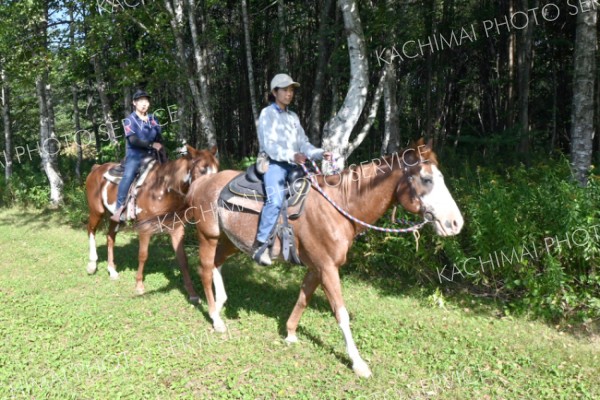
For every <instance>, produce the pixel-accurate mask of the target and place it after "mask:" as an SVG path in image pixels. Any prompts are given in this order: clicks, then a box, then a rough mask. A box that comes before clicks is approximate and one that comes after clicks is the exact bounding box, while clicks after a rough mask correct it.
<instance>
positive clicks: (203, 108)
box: [165, 0, 217, 146]
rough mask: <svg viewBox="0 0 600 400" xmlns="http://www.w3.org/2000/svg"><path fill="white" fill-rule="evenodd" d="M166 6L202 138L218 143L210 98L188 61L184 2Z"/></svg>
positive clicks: (209, 142)
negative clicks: (184, 32)
mask: <svg viewBox="0 0 600 400" xmlns="http://www.w3.org/2000/svg"><path fill="white" fill-rule="evenodd" d="M165 7H166V9H167V11H168V12H169V14H170V15H171V18H170V20H169V23H170V25H171V29H172V30H173V34H174V36H175V43H176V46H177V58H178V59H179V63H180V65H181V69H182V71H183V72H184V73H185V76H186V79H187V82H188V85H189V87H190V91H191V92H192V98H193V99H194V104H195V106H196V112H197V113H198V116H199V119H200V126H201V129H202V139H203V141H204V142H205V143H206V145H207V146H213V145H215V144H216V143H217V141H216V136H215V135H216V129H215V125H214V123H213V120H212V116H211V114H212V113H211V112H210V105H209V99H208V98H206V99H204V98H202V93H201V89H200V88H199V87H198V85H197V84H196V81H195V76H194V73H193V72H192V71H191V70H190V68H189V67H188V63H187V57H186V54H187V53H186V49H185V44H184V40H183V39H184V38H183V3H182V0H173V4H171V2H170V1H169V0H165Z"/></svg>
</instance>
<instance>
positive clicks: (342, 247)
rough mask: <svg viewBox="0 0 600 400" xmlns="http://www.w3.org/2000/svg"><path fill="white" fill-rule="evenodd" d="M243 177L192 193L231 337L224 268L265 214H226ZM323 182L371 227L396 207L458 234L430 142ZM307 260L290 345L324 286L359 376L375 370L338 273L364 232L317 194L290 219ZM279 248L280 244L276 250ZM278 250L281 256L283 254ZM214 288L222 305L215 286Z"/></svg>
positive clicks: (218, 179)
mask: <svg viewBox="0 0 600 400" xmlns="http://www.w3.org/2000/svg"><path fill="white" fill-rule="evenodd" d="M238 174H239V171H222V172H219V173H217V174H215V175H211V176H206V177H203V178H202V179H200V180H198V181H197V182H194V183H193V184H192V187H191V188H190V191H189V193H188V199H189V204H190V207H191V209H192V210H193V212H194V218H195V223H196V227H197V233H198V240H199V254H200V267H199V270H200V271H199V272H200V274H201V277H202V283H203V285H204V291H205V294H206V299H207V303H208V312H209V315H210V317H211V319H212V320H213V326H214V328H215V330H216V331H219V332H224V331H226V329H227V328H226V326H225V323H224V322H223V320H222V319H221V316H220V312H221V309H222V307H223V304H224V303H225V301H226V299H227V295H226V293H225V289H224V286H223V281H222V277H221V274H220V267H221V266H222V265H223V263H224V262H225V260H226V259H227V258H228V257H229V256H230V255H232V254H233V253H235V252H236V251H239V250H241V251H243V252H245V253H247V254H248V253H249V252H250V249H251V246H252V244H253V242H254V238H255V236H256V230H257V226H258V215H257V214H256V213H249V212H236V211H233V210H228V209H226V208H219V207H218V204H217V199H218V197H219V193H220V192H221V190H222V189H223V187H224V186H225V185H227V183H228V182H229V181H231V180H232V179H233V178H234V177H235V176H237V175H238ZM318 180H319V184H320V186H321V187H323V188H324V191H325V193H327V194H328V195H329V196H330V197H331V198H332V199H333V200H334V201H335V202H336V203H338V204H340V205H341V206H342V207H344V208H345V210H346V211H347V212H348V213H349V214H351V215H352V216H354V217H356V218H359V219H360V220H362V221H364V222H367V223H370V224H372V223H374V222H375V221H377V220H378V219H379V218H380V217H381V216H382V215H383V214H384V213H385V211H386V210H388V209H389V208H390V207H391V206H392V205H393V204H396V203H400V204H401V205H402V206H403V207H404V208H405V209H406V210H408V211H409V212H412V213H418V214H421V215H423V216H426V217H427V219H429V220H431V221H432V223H433V225H434V227H435V231H436V233H437V234H438V235H441V236H450V235H456V234H458V233H459V232H460V230H461V228H462V226H463V218H462V215H461V213H460V211H459V209H458V207H457V206H456V203H455V201H454V199H453V198H452V196H451V195H450V193H449V191H448V189H447V188H446V185H445V184H444V177H443V176H442V173H441V172H440V170H439V169H438V163H437V159H436V155H435V154H434V152H433V151H432V150H431V147H430V144H428V145H425V144H423V142H422V141H420V142H419V143H418V144H417V145H415V146H413V147H412V148H409V149H407V150H406V151H405V152H404V153H403V154H402V155H401V156H396V157H394V156H386V157H383V158H381V159H376V160H373V162H371V163H369V164H361V166H359V167H356V168H349V169H346V170H344V171H343V172H342V173H341V176H337V177H336V176H333V177H327V178H324V177H319V179H318ZM291 225H292V226H293V229H294V232H295V239H296V248H297V249H298V251H299V255H300V259H301V260H302V262H303V263H304V264H305V265H306V266H307V267H308V271H307V273H306V276H305V277H304V281H303V283H302V287H301V289H300V296H299V297H298V300H297V302H296V305H295V307H294V309H293V311H292V314H291V315H290V317H289V319H288V321H287V324H286V326H287V338H286V340H287V341H288V342H296V341H297V340H298V339H297V336H296V329H297V327H298V323H299V321H300V317H301V315H302V313H303V311H304V309H305V308H306V306H307V304H308V302H309V300H310V298H311V296H312V295H313V293H314V292H315V289H316V288H317V287H318V286H319V285H322V287H323V290H324V291H325V294H326V296H327V299H328V300H329V303H330V305H331V308H332V310H333V312H334V314H335V317H336V319H337V322H338V324H339V326H340V328H341V330H342V333H343V335H344V339H345V341H346V348H347V351H348V356H349V357H350V358H351V360H352V367H353V369H354V371H355V372H356V374H357V375H359V376H362V377H368V376H370V375H371V370H370V369H369V366H368V365H367V364H366V363H365V361H364V360H363V359H362V358H361V356H360V354H359V352H358V349H357V347H356V345H355V343H354V340H353V338H352V333H351V331H350V317H349V314H348V311H347V309H346V306H345V304H344V299H343V297H342V288H341V284H340V276H339V268H340V266H341V265H343V264H344V263H345V262H346V256H347V254H348V250H349V249H350V247H351V246H352V243H353V240H354V237H355V236H356V235H357V234H358V233H359V232H361V231H363V230H364V229H365V228H363V227H362V226H361V225H359V224H357V223H355V222H352V221H351V220H349V219H348V218H346V217H344V216H343V215H342V214H341V213H340V212H338V211H337V210H336V209H334V207H333V206H332V205H331V204H330V203H329V202H328V200H326V199H325V198H324V196H322V195H321V194H319V193H317V192H316V191H315V190H312V191H311V192H310V193H309V196H308V198H307V199H306V204H305V210H304V213H303V214H302V216H301V217H300V218H298V219H297V220H294V221H291ZM279 246H280V244H279V243H276V244H275V247H276V248H277V247H279ZM276 251H277V250H275V252H276ZM213 283H214V285H215V289H216V299H215V296H214V295H213V288H212V285H213Z"/></svg>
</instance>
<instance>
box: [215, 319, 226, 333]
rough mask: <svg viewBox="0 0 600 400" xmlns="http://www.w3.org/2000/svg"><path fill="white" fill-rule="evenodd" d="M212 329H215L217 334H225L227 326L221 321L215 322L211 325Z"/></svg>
mask: <svg viewBox="0 0 600 400" xmlns="http://www.w3.org/2000/svg"><path fill="white" fill-rule="evenodd" d="M213 328H215V332H217V333H225V332H227V326H226V325H225V322H223V321H219V322H215V323H214V324H213Z"/></svg>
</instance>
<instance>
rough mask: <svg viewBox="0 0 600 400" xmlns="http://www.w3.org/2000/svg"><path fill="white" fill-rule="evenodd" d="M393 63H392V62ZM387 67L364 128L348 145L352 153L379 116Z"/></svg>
mask: <svg viewBox="0 0 600 400" xmlns="http://www.w3.org/2000/svg"><path fill="white" fill-rule="evenodd" d="M390 65H391V64H390ZM386 72H387V68H386V69H384V70H383V72H382V73H381V77H380V78H379V83H378V84H377V88H376V89H375V94H374V95H373V100H372V103H371V106H370V107H369V113H368V115H367V120H366V122H365V124H364V125H363V127H362V129H361V130H360V132H359V133H358V135H356V138H355V139H354V140H353V141H352V143H350V144H349V145H348V150H347V152H348V154H352V152H353V151H354V150H356V149H357V148H358V146H360V144H361V143H362V142H363V140H365V138H366V137H367V134H368V133H369V129H371V126H372V125H373V121H375V117H376V116H377V109H378V108H379V103H380V102H381V96H382V94H383V88H384V86H385V81H386V78H387V73H386Z"/></svg>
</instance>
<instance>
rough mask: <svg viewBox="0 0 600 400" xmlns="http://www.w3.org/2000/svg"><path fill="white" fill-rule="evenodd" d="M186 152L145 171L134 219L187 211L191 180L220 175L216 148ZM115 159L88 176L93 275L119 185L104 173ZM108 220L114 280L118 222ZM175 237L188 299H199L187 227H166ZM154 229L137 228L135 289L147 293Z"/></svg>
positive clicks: (110, 268) (110, 267) (157, 218)
mask: <svg viewBox="0 0 600 400" xmlns="http://www.w3.org/2000/svg"><path fill="white" fill-rule="evenodd" d="M185 150H186V154H185V155H184V156H183V157H181V158H179V159H177V160H173V161H169V162H166V163H164V164H160V165H155V166H153V167H152V168H151V170H150V171H149V172H148V174H147V175H146V178H145V180H144V183H143V184H142V185H141V186H139V187H138V188H137V195H136V196H137V199H136V219H137V220H144V221H153V222H154V223H160V221H161V217H162V216H164V215H167V214H172V213H182V212H184V211H185V208H186V203H185V196H186V194H187V191H188V189H189V188H190V185H191V183H192V182H193V181H194V180H195V179H196V178H198V177H200V176H202V175H206V174H212V173H216V172H217V171H218V169H219V162H218V160H217V159H216V157H215V154H216V153H217V147H216V146H214V147H213V148H212V149H211V150H196V149H194V148H193V147H191V146H186V147H185ZM116 165H117V164H116V163H106V164H102V165H94V167H93V168H92V171H91V172H90V174H89V175H88V177H87V179H86V182H85V188H86V194H87V201H88V207H89V220H88V225H87V233H88V238H89V262H88V265H87V272H88V273H89V274H93V273H95V272H96V270H97V268H98V267H97V260H98V253H97V252H96V229H97V228H98V225H99V224H100V222H101V221H102V218H103V217H104V216H105V215H109V214H112V213H114V211H115V205H116V204H115V203H116V198H117V188H118V185H117V184H115V183H112V182H109V181H108V180H107V179H106V178H104V174H105V173H106V172H107V171H108V170H109V169H110V168H112V167H115V166H116ZM107 220H108V222H109V226H108V234H107V248H108V272H109V274H110V277H111V279H118V277H119V274H118V272H117V267H116V265H115V262H114V245H115V237H116V235H117V231H118V228H119V224H117V223H115V222H113V221H111V220H110V219H109V218H107ZM166 231H167V232H168V233H169V235H170V236H171V244H172V245H173V249H174V250H175V252H176V254H177V261H178V264H179V268H180V270H181V273H182V276H183V282H184V286H185V289H186V291H187V293H188V296H189V300H190V301H192V302H197V301H198V295H197V294H196V292H195V290H194V287H193V285H192V280H191V278H190V273H189V268H188V262H187V257H186V255H185V251H184V248H183V234H184V229H183V226H177V227H175V229H168V230H166ZM151 236H152V232H150V231H146V230H140V231H139V254H138V272H137V276H136V285H135V290H136V292H137V293H138V294H143V293H144V281H143V279H144V264H145V262H146V260H147V259H148V243H149V242H150V237H151Z"/></svg>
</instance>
